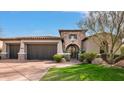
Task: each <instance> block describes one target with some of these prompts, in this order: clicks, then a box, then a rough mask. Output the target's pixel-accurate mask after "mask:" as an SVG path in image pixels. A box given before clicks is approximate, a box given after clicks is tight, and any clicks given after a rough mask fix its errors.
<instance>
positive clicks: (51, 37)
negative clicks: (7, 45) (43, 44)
mask: <svg viewBox="0 0 124 93" xmlns="http://www.w3.org/2000/svg"><path fill="white" fill-rule="evenodd" d="M30 39H31V40H32V39H33V40H42V39H48V40H56V39H61V37H57V36H27V37H12V38H0V40H30Z"/></svg>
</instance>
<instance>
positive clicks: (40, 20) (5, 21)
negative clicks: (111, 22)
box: [0, 11, 85, 37]
mask: <svg viewBox="0 0 124 93" xmlns="http://www.w3.org/2000/svg"><path fill="white" fill-rule="evenodd" d="M83 17H85V12H43V11H42V12H38V11H37V12H36V11H34V12H33V11H32V12H0V28H1V29H2V37H16V36H32V35H35V36H43V35H45V36H47V35H54V36H57V35H59V33H58V29H78V26H77V25H76V23H77V22H78V21H79V20H81V19H82V18H83Z"/></svg>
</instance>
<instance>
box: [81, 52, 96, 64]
mask: <svg viewBox="0 0 124 93" xmlns="http://www.w3.org/2000/svg"><path fill="white" fill-rule="evenodd" d="M96 57H97V54H96V53H82V54H80V61H81V62H84V61H86V62H87V63H91V61H92V60H94V59H95V58H96Z"/></svg>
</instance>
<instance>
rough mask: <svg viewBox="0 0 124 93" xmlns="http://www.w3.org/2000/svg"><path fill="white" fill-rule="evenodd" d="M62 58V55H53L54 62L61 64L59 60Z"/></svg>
mask: <svg viewBox="0 0 124 93" xmlns="http://www.w3.org/2000/svg"><path fill="white" fill-rule="evenodd" d="M63 57H64V56H63V55H62V54H55V55H54V56H53V59H54V60H55V61H56V62H61V60H62V58H63Z"/></svg>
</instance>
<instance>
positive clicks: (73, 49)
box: [66, 44, 79, 58]
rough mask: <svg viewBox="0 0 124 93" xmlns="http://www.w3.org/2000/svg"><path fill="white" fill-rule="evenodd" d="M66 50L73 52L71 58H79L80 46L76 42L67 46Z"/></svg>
mask: <svg viewBox="0 0 124 93" xmlns="http://www.w3.org/2000/svg"><path fill="white" fill-rule="evenodd" d="M66 52H68V53H70V54H71V58H78V53H79V47H78V46H77V45H75V44H70V45H68V46H67V48H66Z"/></svg>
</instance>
